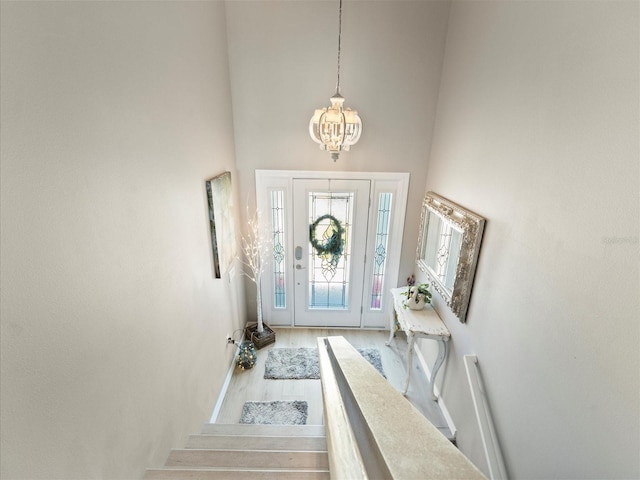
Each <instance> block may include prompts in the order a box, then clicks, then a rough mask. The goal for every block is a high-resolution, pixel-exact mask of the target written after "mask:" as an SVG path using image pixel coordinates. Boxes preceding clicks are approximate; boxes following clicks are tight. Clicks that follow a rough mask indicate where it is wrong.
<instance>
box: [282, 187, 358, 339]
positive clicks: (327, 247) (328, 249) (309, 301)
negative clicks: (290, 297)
mask: <svg viewBox="0 0 640 480" xmlns="http://www.w3.org/2000/svg"><path fill="white" fill-rule="evenodd" d="M370 186H371V182H370V181H369V180H336V179H331V180H330V179H294V180H293V247H294V270H293V275H294V278H293V281H294V310H295V311H294V324H295V325H296V326H322V327H359V326H360V325H361V314H362V302H363V290H364V285H365V282H364V272H365V252H366V242H367V231H368V225H367V222H368V218H369V191H370Z"/></svg>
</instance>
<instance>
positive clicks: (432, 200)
mask: <svg viewBox="0 0 640 480" xmlns="http://www.w3.org/2000/svg"><path fill="white" fill-rule="evenodd" d="M484 224H485V219H484V218H483V217H481V216H480V215H477V214H475V213H473V212H471V211H470V210H467V209H466V208H463V207H461V206H460V205H457V204H455V203H453V202H451V201H450V200H447V199H446V198H443V197H441V196H440V195H437V194H435V193H433V192H427V194H426V195H425V197H424V200H423V202H422V215H421V219H420V231H419V237H418V251H417V264H418V268H419V269H420V270H422V271H423V272H425V273H426V274H427V276H428V277H429V282H430V283H431V285H432V286H433V288H434V289H435V290H436V291H437V292H438V293H439V294H440V295H441V296H442V298H443V299H444V301H445V302H446V303H447V305H448V306H449V308H451V311H452V312H453V313H454V314H455V315H456V316H457V317H458V318H459V319H460V321H461V322H465V321H466V318H467V309H468V307H469V300H470V298H471V288H472V286H473V277H474V275H475V272H476V264H477V262H478V254H479V253H480V243H481V242H482V233H483V231H484Z"/></svg>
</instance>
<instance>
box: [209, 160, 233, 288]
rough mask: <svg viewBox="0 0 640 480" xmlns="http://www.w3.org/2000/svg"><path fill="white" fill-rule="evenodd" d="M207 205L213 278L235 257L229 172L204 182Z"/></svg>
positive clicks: (220, 273)
mask: <svg viewBox="0 0 640 480" xmlns="http://www.w3.org/2000/svg"><path fill="white" fill-rule="evenodd" d="M205 185H206V188H207V202H208V206H209V226H210V229H211V250H212V253H213V271H214V276H215V278H221V277H222V274H223V273H226V272H227V271H228V270H229V268H230V267H231V264H232V263H233V259H234V258H235V257H236V233H235V226H234V208H233V194H232V189H231V172H224V173H223V174H221V175H218V176H217V177H213V178H211V179H209V180H207V181H206V182H205Z"/></svg>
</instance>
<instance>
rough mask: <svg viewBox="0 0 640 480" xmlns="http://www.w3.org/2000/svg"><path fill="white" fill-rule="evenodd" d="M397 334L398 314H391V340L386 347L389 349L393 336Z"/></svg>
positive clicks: (386, 343)
mask: <svg viewBox="0 0 640 480" xmlns="http://www.w3.org/2000/svg"><path fill="white" fill-rule="evenodd" d="M395 334H396V314H395V313H392V314H391V321H390V322H389V340H387V341H386V342H385V345H386V346H387V347H388V346H389V345H391V340H393V336H394V335H395Z"/></svg>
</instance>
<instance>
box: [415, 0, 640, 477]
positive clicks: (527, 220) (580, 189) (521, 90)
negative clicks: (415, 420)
mask: <svg viewBox="0 0 640 480" xmlns="http://www.w3.org/2000/svg"><path fill="white" fill-rule="evenodd" d="M638 8H639V4H638V3H637V2H635V1H630V2H613V1H611V2H565V1H558V2H502V1H499V2H487V1H482V2H477V1H469V2H462V1H460V2H458V1H456V2H454V3H453V4H452V7H451V13H450V21H449V28H448V35H447V44H446V53H445V62H444V67H443V77H442V82H441V85H442V87H441V90H440V100H439V106H438V116H437V124H436V129H435V132H434V140H433V150H432V155H431V160H430V166H429V172H428V179H427V183H426V187H427V189H428V190H433V191H436V192H438V193H440V194H442V195H444V196H445V197H447V198H450V199H451V200H453V201H456V202H458V203H460V204H461V205H463V206H466V207H468V208H470V209H472V210H474V211H476V212H477V213H479V214H481V215H483V216H484V217H486V218H487V227H486V232H485V235H484V241H483V245H482V251H481V254H480V262H479V266H478V271H477V275H476V281H475V287H474V292H473V296H472V299H471V306H470V310H469V315H468V323H467V325H462V324H460V323H459V322H458V321H457V320H456V319H455V318H453V317H452V316H451V315H448V314H446V308H443V307H442V306H439V310H440V312H441V314H442V315H444V316H445V319H446V322H447V325H448V326H449V328H450V329H451V331H452V335H453V341H452V347H453V350H452V351H451V352H450V353H451V355H450V357H449V365H448V368H447V372H446V377H445V380H444V383H443V385H442V387H443V396H444V399H445V402H446V404H447V406H448V407H449V410H450V411H451V413H452V416H453V418H454V420H455V422H456V425H457V427H458V428H459V439H458V440H459V441H458V444H459V446H460V448H461V449H462V451H464V452H465V453H467V454H468V455H469V456H470V457H471V458H472V460H474V461H475V462H476V463H477V464H478V465H479V466H481V467H482V466H483V465H484V461H483V459H482V454H481V450H480V446H479V443H478V433H477V427H476V425H475V418H474V416H473V410H472V406H471V403H470V395H469V389H468V386H467V383H466V377H465V373H464V367H463V364H462V355H463V354H465V353H476V354H477V355H478V357H479V361H480V368H481V371H482V374H483V376H484V380H485V382H486V385H487V391H488V395H489V400H490V402H491V404H492V408H493V414H494V417H495V419H496V423H497V430H498V435H499V438H500V440H501V441H502V444H503V450H504V454H505V457H506V462H507V467H508V469H509V472H510V475H511V477H512V478H537V479H549V478H575V479H584V478H639V477H640V467H639V455H638V452H640V444H639V434H640V431H639V429H640V415H639V411H640V382H639V380H640V378H639V375H638V372H639V371H640V362H639V358H638V350H639V349H638V346H639V345H640V338H639V324H638V319H639V318H640V315H639V313H640V312H639V308H638V291H639V283H638V280H639V276H638V273H639V272H638V253H639V249H638V237H639V227H638V223H639V219H640V215H639V213H640V212H639V202H638V195H639V192H640V188H639V182H638V178H639V176H638V173H639V171H638V168H639V157H640V155H639V141H638V132H639V131H640V125H639V111H638V109H639V85H640V82H639V71H640V69H639V45H640V42H639V41H638V39H639V35H638V25H639V18H638Z"/></svg>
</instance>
